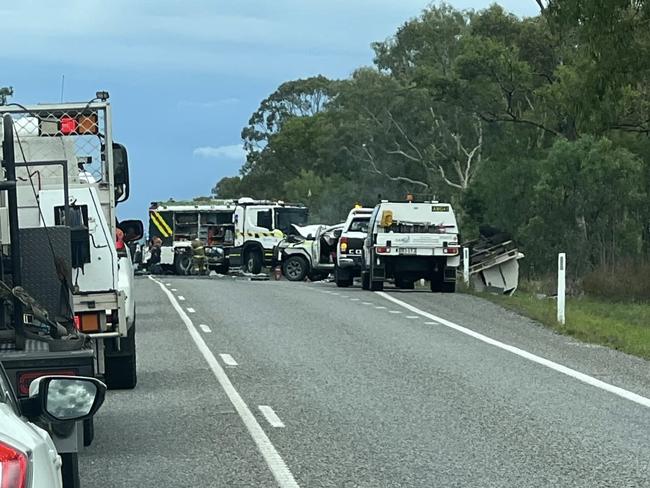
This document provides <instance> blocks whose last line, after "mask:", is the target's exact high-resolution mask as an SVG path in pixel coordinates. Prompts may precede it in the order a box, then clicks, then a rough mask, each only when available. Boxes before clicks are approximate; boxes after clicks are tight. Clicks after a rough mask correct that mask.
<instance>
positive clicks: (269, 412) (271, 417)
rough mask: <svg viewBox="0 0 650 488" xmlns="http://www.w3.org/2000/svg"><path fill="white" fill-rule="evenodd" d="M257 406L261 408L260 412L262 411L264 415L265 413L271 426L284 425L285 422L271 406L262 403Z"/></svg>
mask: <svg viewBox="0 0 650 488" xmlns="http://www.w3.org/2000/svg"><path fill="white" fill-rule="evenodd" d="M257 408H259V409H260V412H262V415H264V417H265V418H266V421H267V422H268V423H269V424H270V425H271V427H276V428H278V427H280V428H281V427H284V423H283V422H282V420H280V417H278V416H277V414H276V413H275V411H274V410H273V409H272V408H271V407H269V406H268V405H260V406H259V407H257Z"/></svg>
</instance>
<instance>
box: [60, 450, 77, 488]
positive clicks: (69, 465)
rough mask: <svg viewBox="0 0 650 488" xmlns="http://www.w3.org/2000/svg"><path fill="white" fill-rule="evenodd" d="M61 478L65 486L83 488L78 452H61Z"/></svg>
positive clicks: (65, 487)
mask: <svg viewBox="0 0 650 488" xmlns="http://www.w3.org/2000/svg"><path fill="white" fill-rule="evenodd" d="M61 461H62V462H63V464H62V465H61V479H62V480H63V488H81V480H80V479H79V456H78V454H77V453H76V452H65V453H62V454H61Z"/></svg>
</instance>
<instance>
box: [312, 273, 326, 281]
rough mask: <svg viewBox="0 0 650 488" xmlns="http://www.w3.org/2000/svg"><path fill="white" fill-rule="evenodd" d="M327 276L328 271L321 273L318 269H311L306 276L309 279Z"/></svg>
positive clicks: (321, 279)
mask: <svg viewBox="0 0 650 488" xmlns="http://www.w3.org/2000/svg"><path fill="white" fill-rule="evenodd" d="M328 276H329V273H321V272H318V271H312V272H311V273H309V274H308V275H307V278H309V281H323V280H324V279H325V278H327V277H328Z"/></svg>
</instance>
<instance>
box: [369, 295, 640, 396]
mask: <svg viewBox="0 0 650 488" xmlns="http://www.w3.org/2000/svg"><path fill="white" fill-rule="evenodd" d="M377 295H379V296H381V297H383V298H385V299H386V300H389V301H391V302H393V303H396V304H398V305H401V306H402V307H404V308H406V309H407V310H410V311H411V312H414V313H417V314H419V315H421V316H422V317H426V318H428V319H432V320H435V321H436V322H438V323H439V324H440V325H444V326H446V327H449V328H450V329H454V330H457V331H458V332H461V333H463V334H466V335H468V336H470V337H473V338H474V339H478V340H479V341H482V342H485V343H486V344H490V345H491V346H495V347H498V348H499V349H503V350H504V351H508V352H510V353H512V354H515V355H517V356H519V357H522V358H524V359H528V360H529V361H532V362H534V363H537V364H540V365H542V366H545V367H547V368H549V369H552V370H554V371H557V372H558V373H562V374H565V375H567V376H570V377H571V378H574V379H576V380H578V381H582V382H583V383H586V384H588V385H590V386H595V387H596V388H600V389H601V390H604V391H607V392H609V393H613V394H614V395H617V396H619V397H621V398H625V399H626V400H630V401H632V402H635V403H638V404H639V405H642V406H644V407H650V398H647V397H644V396H641V395H639V394H637V393H634V392H631V391H629V390H626V389H624V388H621V387H618V386H614V385H612V384H610V383H605V382H604V381H601V380H598V379H596V378H594V377H593V376H589V375H588V374H585V373H581V372H580V371H576V370H575V369H571V368H569V367H567V366H564V365H562V364H559V363H556V362H554V361H551V360H549V359H546V358H543V357H541V356H537V355H536V354H533V353H530V352H528V351H525V350H523V349H520V348H518V347H515V346H511V345H510V344H506V343H504V342H501V341H497V340H496V339H492V338H491V337H488V336H486V335H483V334H480V333H478V332H475V331H473V330H471V329H468V328H467V327H463V326H462V325H458V324H455V323H453V322H450V321H449V320H446V319H443V318H442V317H438V316H436V315H433V314H430V313H429V312H425V311H424V310H420V309H419V308H417V307H414V306H413V305H410V304H408V303H406V302H403V301H402V300H399V299H397V298H395V297H393V296H390V295H389V294H388V293H386V292H383V291H382V292H377Z"/></svg>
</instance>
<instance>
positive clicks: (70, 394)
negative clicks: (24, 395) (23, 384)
mask: <svg viewBox="0 0 650 488" xmlns="http://www.w3.org/2000/svg"><path fill="white" fill-rule="evenodd" d="M105 395H106V385H105V384H104V383H102V382H101V381H99V380H98V379H95V378H87V377H84V376H41V377H40V378H37V379H35V380H34V381H32V383H31V384H30V385H29V398H30V400H34V401H37V402H38V403H39V406H40V408H39V412H40V414H41V415H42V416H43V417H44V418H45V419H47V420H48V421H50V422H58V423H60V422H71V421H78V420H84V419H87V418H90V417H92V416H93V415H95V413H96V412H97V410H99V407H101V406H102V404H103V403H104V397H105Z"/></svg>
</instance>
